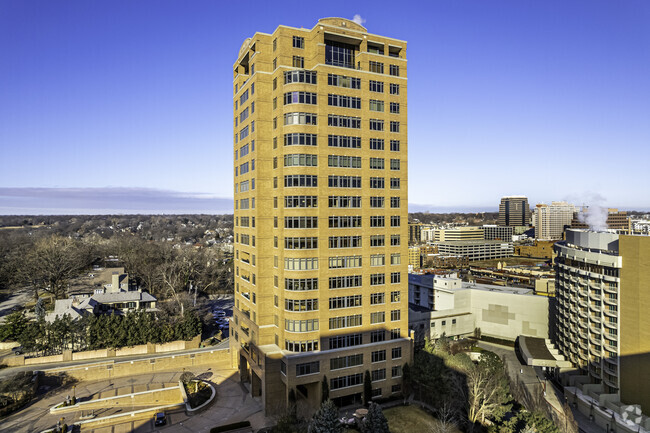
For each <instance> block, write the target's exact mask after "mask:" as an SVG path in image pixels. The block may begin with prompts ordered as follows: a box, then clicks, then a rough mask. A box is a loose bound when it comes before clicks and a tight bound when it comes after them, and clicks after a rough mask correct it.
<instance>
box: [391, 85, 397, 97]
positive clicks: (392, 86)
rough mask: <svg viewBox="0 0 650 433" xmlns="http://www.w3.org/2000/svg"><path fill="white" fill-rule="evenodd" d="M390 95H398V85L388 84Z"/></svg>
mask: <svg viewBox="0 0 650 433" xmlns="http://www.w3.org/2000/svg"><path fill="white" fill-rule="evenodd" d="M390 94H391V95H399V84H393V83H391V84H390Z"/></svg>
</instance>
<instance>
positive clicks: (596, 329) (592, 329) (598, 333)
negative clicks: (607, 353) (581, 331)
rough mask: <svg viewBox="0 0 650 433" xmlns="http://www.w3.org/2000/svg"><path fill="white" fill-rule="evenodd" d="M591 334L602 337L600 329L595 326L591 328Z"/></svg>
mask: <svg viewBox="0 0 650 433" xmlns="http://www.w3.org/2000/svg"><path fill="white" fill-rule="evenodd" d="M589 332H591V333H592V334H595V335H598V336H600V334H601V332H600V328H597V327H595V326H589Z"/></svg>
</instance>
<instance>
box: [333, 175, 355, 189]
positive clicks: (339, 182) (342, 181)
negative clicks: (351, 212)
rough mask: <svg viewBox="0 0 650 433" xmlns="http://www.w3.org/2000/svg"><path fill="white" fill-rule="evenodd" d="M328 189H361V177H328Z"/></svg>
mask: <svg viewBox="0 0 650 433" xmlns="http://www.w3.org/2000/svg"><path fill="white" fill-rule="evenodd" d="M327 185H328V186H329V187H330V188H361V176H328V178H327Z"/></svg>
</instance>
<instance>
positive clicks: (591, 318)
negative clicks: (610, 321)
mask: <svg viewBox="0 0 650 433" xmlns="http://www.w3.org/2000/svg"><path fill="white" fill-rule="evenodd" d="M589 321H590V322H594V323H598V324H599V325H600V324H601V323H602V319H601V318H600V314H598V315H596V314H590V315H589Z"/></svg>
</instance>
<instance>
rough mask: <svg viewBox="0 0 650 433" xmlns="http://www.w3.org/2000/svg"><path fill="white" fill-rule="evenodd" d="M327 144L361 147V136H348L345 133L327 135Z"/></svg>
mask: <svg viewBox="0 0 650 433" xmlns="http://www.w3.org/2000/svg"><path fill="white" fill-rule="evenodd" d="M327 145H328V146H329V147H344V148H350V149H361V137H348V136H345V135H328V136H327Z"/></svg>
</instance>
